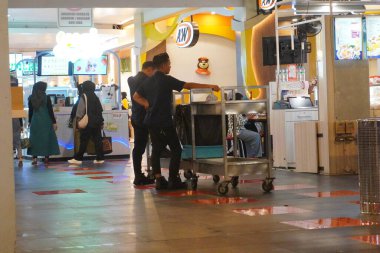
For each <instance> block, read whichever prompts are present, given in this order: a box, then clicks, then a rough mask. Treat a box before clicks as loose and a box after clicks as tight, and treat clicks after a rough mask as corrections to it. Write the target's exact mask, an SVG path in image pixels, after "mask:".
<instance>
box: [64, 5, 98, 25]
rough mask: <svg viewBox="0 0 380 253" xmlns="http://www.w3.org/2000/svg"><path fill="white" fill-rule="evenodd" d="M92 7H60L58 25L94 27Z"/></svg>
mask: <svg viewBox="0 0 380 253" xmlns="http://www.w3.org/2000/svg"><path fill="white" fill-rule="evenodd" d="M92 26H93V18H92V8H59V9H58V27H92Z"/></svg>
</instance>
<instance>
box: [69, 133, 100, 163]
mask: <svg viewBox="0 0 380 253" xmlns="http://www.w3.org/2000/svg"><path fill="white" fill-rule="evenodd" d="M90 138H92V139H93V141H94V144H95V152H96V160H104V154H103V143H102V129H101V128H100V127H96V128H94V127H86V128H85V129H83V130H81V131H80V145H79V151H78V153H76V154H75V156H74V158H75V159H76V160H79V161H82V160H83V154H84V153H85V152H86V149H87V144H88V141H89V140H90Z"/></svg>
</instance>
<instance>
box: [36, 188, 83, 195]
mask: <svg viewBox="0 0 380 253" xmlns="http://www.w3.org/2000/svg"><path fill="white" fill-rule="evenodd" d="M33 193H34V194H37V195H41V196H42V195H55V194H68V193H86V192H85V191H83V190H80V189H75V190H56V191H39V192H33Z"/></svg>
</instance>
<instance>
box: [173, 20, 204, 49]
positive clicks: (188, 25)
mask: <svg viewBox="0 0 380 253" xmlns="http://www.w3.org/2000/svg"><path fill="white" fill-rule="evenodd" d="M198 38H199V28H198V25H197V24H196V23H194V22H182V23H181V24H179V25H178V29H177V33H176V44H177V46H178V47H180V48H183V47H192V46H194V45H195V44H196V43H197V42H198Z"/></svg>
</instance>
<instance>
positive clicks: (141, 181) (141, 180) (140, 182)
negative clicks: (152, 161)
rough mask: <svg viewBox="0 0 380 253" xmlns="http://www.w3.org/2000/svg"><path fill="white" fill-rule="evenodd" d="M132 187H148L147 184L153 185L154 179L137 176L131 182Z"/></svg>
mask: <svg viewBox="0 0 380 253" xmlns="http://www.w3.org/2000/svg"><path fill="white" fill-rule="evenodd" d="M133 184H134V185H148V184H154V179H151V178H148V177H146V176H144V175H143V176H138V177H135V180H133Z"/></svg>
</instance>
